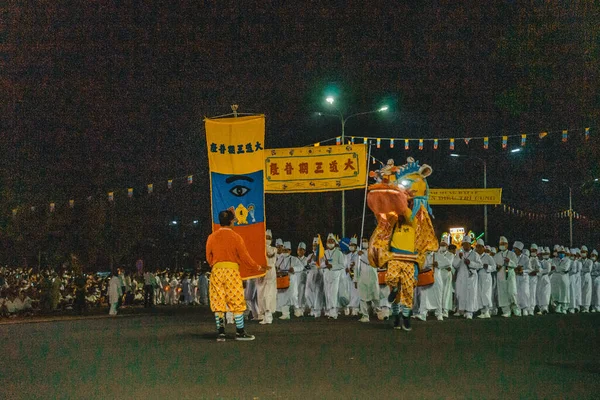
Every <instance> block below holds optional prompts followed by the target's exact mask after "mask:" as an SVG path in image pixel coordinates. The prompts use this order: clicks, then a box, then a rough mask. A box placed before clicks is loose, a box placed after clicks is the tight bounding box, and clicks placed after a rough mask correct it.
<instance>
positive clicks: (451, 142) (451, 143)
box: [450, 139, 454, 150]
mask: <svg viewBox="0 0 600 400" xmlns="http://www.w3.org/2000/svg"><path fill="white" fill-rule="evenodd" d="M450 150H454V139H450Z"/></svg>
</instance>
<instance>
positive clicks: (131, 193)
mask: <svg viewBox="0 0 600 400" xmlns="http://www.w3.org/2000/svg"><path fill="white" fill-rule="evenodd" d="M127 197H129V198H132V197H133V188H128V189H127Z"/></svg>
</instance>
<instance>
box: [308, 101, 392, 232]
mask: <svg viewBox="0 0 600 400" xmlns="http://www.w3.org/2000/svg"><path fill="white" fill-rule="evenodd" d="M325 101H326V102H327V103H328V104H329V105H330V106H332V107H333V109H334V110H335V111H336V112H337V114H326V113H319V115H325V116H328V117H336V118H338V119H339V120H340V122H341V124H342V140H341V142H342V144H344V142H345V138H346V132H345V131H346V122H347V121H348V120H349V119H350V118H353V117H357V116H359V115H366V114H374V113H378V112H385V111H387V110H388V109H389V107H388V106H383V107H380V108H378V109H377V110H372V111H365V112H359V113H355V114H350V115H347V116H345V115H344V114H343V113H342V112H341V111H340V110H339V109H338V108H337V107H336V106H335V105H334V103H335V98H334V97H333V96H328V97H327V98H325ZM342 237H346V191H345V190H342Z"/></svg>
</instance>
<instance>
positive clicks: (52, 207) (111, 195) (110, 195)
mask: <svg viewBox="0 0 600 400" xmlns="http://www.w3.org/2000/svg"><path fill="white" fill-rule="evenodd" d="M174 181H183V182H185V183H186V184H187V185H191V184H192V183H194V175H186V176H182V177H178V178H172V179H167V190H171V189H173V182H174ZM145 191H146V193H147V194H152V193H154V183H148V184H147V185H146V190H145ZM121 193H127V197H128V198H130V199H131V198H133V195H134V188H133V187H128V188H126V189H123V190H113V191H110V192H107V193H106V199H107V200H108V201H109V202H114V201H115V195H117V194H121ZM92 199H93V196H87V197H86V201H91V200H92ZM75 203H76V202H75V199H69V201H68V202H67V203H66V204H67V205H68V208H75ZM56 206H57V202H54V201H53V202H50V204H49V207H48V210H49V211H50V213H53V212H55V211H56ZM27 210H29V211H31V212H35V211H36V210H38V206H35V205H27V206H19V207H16V208H13V209H12V210H11V211H12V216H13V217H16V216H17V215H18V214H19V212H23V211H27Z"/></svg>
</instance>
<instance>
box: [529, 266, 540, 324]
mask: <svg viewBox="0 0 600 400" xmlns="http://www.w3.org/2000/svg"><path fill="white" fill-rule="evenodd" d="M529 270H530V271H529V274H530V275H529V310H530V311H532V312H533V311H534V309H535V306H536V305H537V285H538V281H539V279H540V278H539V272H540V259H539V258H538V257H537V256H532V257H530V258H529Z"/></svg>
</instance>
